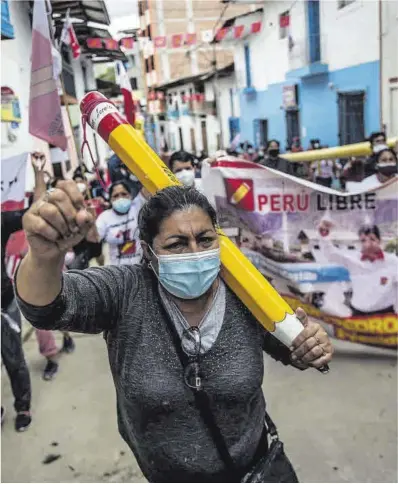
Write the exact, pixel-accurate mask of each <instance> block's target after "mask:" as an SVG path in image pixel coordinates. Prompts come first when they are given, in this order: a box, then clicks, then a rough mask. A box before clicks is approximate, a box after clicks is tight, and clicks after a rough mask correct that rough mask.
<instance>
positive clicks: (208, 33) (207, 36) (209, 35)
mask: <svg viewBox="0 0 398 484" xmlns="http://www.w3.org/2000/svg"><path fill="white" fill-rule="evenodd" d="M201 35H202V42H206V43H208V44H209V43H210V42H211V41H212V40H213V31H212V30H202V32H201Z"/></svg>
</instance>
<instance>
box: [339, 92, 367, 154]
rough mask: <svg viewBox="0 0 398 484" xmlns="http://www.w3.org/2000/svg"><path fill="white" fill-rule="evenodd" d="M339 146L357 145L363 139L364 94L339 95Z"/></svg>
mask: <svg viewBox="0 0 398 484" xmlns="http://www.w3.org/2000/svg"><path fill="white" fill-rule="evenodd" d="M338 105H339V141H340V145H347V144H351V143H359V142H361V141H363V140H364V139H365V121H364V110H365V93H364V92H363V91H358V92H351V93H339V98H338Z"/></svg>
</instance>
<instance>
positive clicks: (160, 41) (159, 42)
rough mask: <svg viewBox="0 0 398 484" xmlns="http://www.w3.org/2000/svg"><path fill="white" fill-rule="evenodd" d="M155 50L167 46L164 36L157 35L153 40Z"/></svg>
mask: <svg viewBox="0 0 398 484" xmlns="http://www.w3.org/2000/svg"><path fill="white" fill-rule="evenodd" d="M153 43H154V45H155V49H164V48H165V47H166V45H167V38H166V36H165V35H158V36H157V37H155V38H154V39H153Z"/></svg>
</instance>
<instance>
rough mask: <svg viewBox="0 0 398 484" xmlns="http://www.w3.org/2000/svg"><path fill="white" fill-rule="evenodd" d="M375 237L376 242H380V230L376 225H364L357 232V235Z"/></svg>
mask: <svg viewBox="0 0 398 484" xmlns="http://www.w3.org/2000/svg"><path fill="white" fill-rule="evenodd" d="M371 234H373V235H375V236H376V237H377V238H378V240H381V236H380V229H379V227H378V226H377V225H364V226H363V227H361V228H360V229H359V230H358V235H371Z"/></svg>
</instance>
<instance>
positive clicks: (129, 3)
mask: <svg viewBox="0 0 398 484" xmlns="http://www.w3.org/2000/svg"><path fill="white" fill-rule="evenodd" d="M105 3H106V7H107V9H108V12H109V15H110V17H111V28H110V30H111V32H112V34H115V33H116V32H117V31H118V30H123V29H132V28H138V27H139V18H138V1H137V0H105Z"/></svg>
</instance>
